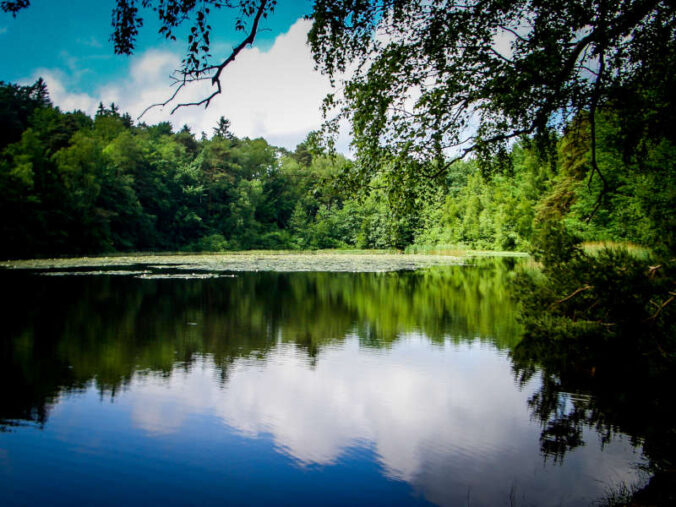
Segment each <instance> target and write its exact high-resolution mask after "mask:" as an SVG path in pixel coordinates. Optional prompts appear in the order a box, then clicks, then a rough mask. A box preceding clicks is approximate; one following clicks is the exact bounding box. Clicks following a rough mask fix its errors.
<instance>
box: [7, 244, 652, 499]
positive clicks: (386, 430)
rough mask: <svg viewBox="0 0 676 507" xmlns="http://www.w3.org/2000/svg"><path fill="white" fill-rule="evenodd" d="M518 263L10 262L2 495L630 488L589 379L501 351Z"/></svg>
mask: <svg viewBox="0 0 676 507" xmlns="http://www.w3.org/2000/svg"><path fill="white" fill-rule="evenodd" d="M519 262H520V261H519V260H517V259H513V258H504V259H486V260H483V261H481V260H478V261H473V262H465V263H462V261H458V260H455V259H446V260H444V259H439V258H434V257H424V256H361V257H360V256H349V255H336V256H333V257H331V256H328V257H327V256H315V257H312V256H296V257H293V256H265V255H259V256H255V255H254V256H240V257H237V256H231V257H227V256H226V257H222V256H221V257H219V256H205V257H199V256H189V257H148V258H112V259H107V260H94V261H81V260H80V261H63V260H60V261H35V262H30V263H23V264H21V263H14V264H6V265H5V269H4V270H2V271H0V280H2V287H3V291H2V292H3V295H2V298H3V301H2V310H1V312H0V317H1V318H2V323H3V331H2V341H1V342H0V343H1V347H2V348H1V353H0V376H1V379H2V391H1V392H2V397H1V404H0V503H3V504H9V505H15V504H21V505H24V504H33V505H35V504H45V503H48V504H73V503H76V502H77V503H86V504H140V503H144V504H145V503H157V502H163V503H167V504H223V503H229V504H293V505H299V504H313V505H314V504H322V505H345V504H369V505H395V504H397V505H407V504H411V505H416V504H438V505H477V506H478V505H589V504H590V503H591V502H593V501H595V500H598V499H600V498H603V497H604V496H605V495H607V494H608V493H609V491H612V490H614V489H616V488H617V487H618V486H620V485H622V484H626V485H630V484H634V483H636V482H637V481H641V480H644V479H645V478H644V476H643V475H642V473H641V472H640V467H641V466H642V465H646V462H647V460H646V458H645V456H644V452H643V444H644V441H642V440H641V438H640V436H639V437H637V436H636V434H632V435H629V434H625V433H624V432H623V429H622V428H621V427H618V426H617V425H616V424H613V421H612V420H610V421H609V422H608V424H602V423H599V422H598V421H599V418H598V417H591V416H589V413H591V412H593V411H594V410H595V411H596V412H594V413H595V414H597V413H599V408H598V407H599V406H600V404H599V403H597V399H596V397H595V396H596V395H595V393H594V392H591V391H585V390H583V389H580V390H575V391H572V392H566V391H565V390H563V389H562V388H559V389H553V388H552V385H553V384H552V382H551V380H552V379H556V378H557V377H556V375H553V374H551V372H543V371H541V370H539V369H538V368H532V369H530V370H528V371H526V370H527V369H526V368H523V367H522V366H521V365H520V364H519V363H518V362H516V361H515V360H514V357H513V350H514V348H515V347H516V345H517V344H518V343H519V341H520V338H521V333H522V329H521V327H520V325H519V322H518V320H517V312H516V308H515V304H514V302H513V301H512V300H511V299H510V295H509V287H510V284H511V283H512V280H513V277H514V271H515V269H516V266H517V265H518V263H519ZM9 267H13V268H16V269H8V268H9ZM545 399H546V403H545ZM545 406H548V407H554V408H553V409H550V410H548V411H545V410H544V409H543V407H545ZM580 407H585V409H584V410H585V411H584V412H583V414H586V415H583V416H581V417H578V418H576V419H575V420H574V421H571V418H572V417H573V415H574V414H577V413H578V412H579V409H580ZM545 412H546V413H545ZM603 414H605V412H602V415H603ZM601 419H603V418H601ZM560 421H566V422H567V423H570V424H569V425H568V426H566V428H565V430H562V431H558V429H559V426H554V427H553V426H552V424H553V423H558V422H560ZM571 427H572V428H573V430H574V435H573V436H574V438H568V437H569V436H570V435H569V434H570V432H571ZM557 431H558V432H557ZM566 431H567V432H568V433H566ZM564 433H565V435H564ZM637 433H638V434H640V431H638V432H637ZM564 437H565V438H564Z"/></svg>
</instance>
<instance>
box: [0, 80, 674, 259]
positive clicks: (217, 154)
mask: <svg viewBox="0 0 676 507" xmlns="http://www.w3.org/2000/svg"><path fill="white" fill-rule="evenodd" d="M598 116H599V115H597V119H596V121H597V123H598V125H597V128H596V136H597V138H598V139H597V159H598V165H599V168H600V169H601V171H602V174H603V175H604V178H605V180H606V185H607V186H608V187H609V188H611V191H610V192H606V193H604V194H603V195H602V197H601V198H600V200H599V196H600V195H601V190H602V184H603V181H602V180H601V179H600V178H599V177H596V178H593V177H592V175H590V172H591V165H590V148H589V146H590V143H589V125H588V123H589V122H588V120H587V118H586V117H585V116H584V114H581V115H579V116H578V117H577V118H576V120H575V121H574V122H572V123H571V125H569V126H568V128H567V129H566V132H565V134H564V135H563V136H562V137H561V138H560V139H558V140H556V142H555V143H554V146H555V149H553V150H551V152H550V153H548V154H546V155H543V154H542V151H541V150H537V149H536V148H535V146H534V143H533V142H532V141H531V140H530V139H528V138H526V137H524V138H522V139H520V140H519V141H517V142H515V143H514V144H513V145H512V146H511V148H510V150H509V152H508V153H507V156H506V158H503V159H501V160H499V161H494V162H495V163H488V164H486V163H481V164H479V163H478V162H477V160H476V159H469V160H466V161H461V162H457V163H455V164H454V165H452V166H451V168H450V170H448V171H447V173H446V174H444V175H443V176H441V177H439V178H436V179H433V178H425V177H423V176H420V177H419V178H418V179H416V180H414V181H409V182H407V184H406V185H405V186H401V187H399V188H395V189H394V190H393V189H392V187H391V185H390V182H389V181H388V179H387V177H386V176H384V175H383V174H378V175H376V176H374V177H373V178H372V180H371V181H370V184H369V185H367V186H363V185H355V184H353V183H354V175H359V174H360V171H361V168H360V167H359V164H358V163H357V162H353V161H351V160H348V159H346V158H345V157H343V156H341V155H337V154H329V153H327V152H326V151H324V150H323V149H322V147H321V143H320V141H319V140H318V138H317V137H318V136H317V135H316V134H314V133H313V134H310V135H309V136H308V138H307V139H306V140H305V141H304V142H303V143H301V144H299V145H298V146H297V147H296V149H295V151H293V152H289V151H288V150H285V149H283V148H278V147H275V146H271V145H270V144H268V143H267V142H266V141H265V140H264V139H248V138H243V139H240V138H237V137H235V136H234V135H233V134H232V133H231V131H230V126H229V122H228V121H227V120H225V119H221V121H220V123H219V124H218V125H215V126H214V129H213V132H212V133H209V134H210V135H207V134H205V133H201V135H199V136H196V135H195V133H193V132H190V130H189V129H188V128H187V127H184V128H183V129H182V130H181V131H179V132H173V131H172V127H171V125H170V124H168V123H160V124H158V125H152V126H149V125H146V124H143V123H140V124H137V125H135V124H134V121H133V120H132V118H131V117H130V116H129V115H128V114H124V113H122V112H120V111H119V110H118V108H117V107H116V106H115V105H114V104H111V105H110V106H109V107H104V106H103V105H101V106H100V107H99V110H98V111H97V113H96V115H95V117H94V118H91V117H89V116H87V115H86V114H84V113H82V112H79V111H75V112H62V111H61V110H59V108H58V107H55V106H54V105H53V104H52V103H51V101H50V99H49V93H48V90H47V88H46V86H45V84H44V82H43V81H42V80H39V81H37V82H36V83H35V84H33V85H30V86H19V85H15V84H4V83H3V84H2V85H1V86H0V128H1V129H2V134H1V136H0V150H1V151H0V189H1V192H2V196H3V198H2V201H0V235H1V236H2V238H3V241H2V243H1V246H0V255H2V256H3V257H5V258H8V257H35V256H48V255H81V254H98V253H107V252H121V251H144V250H155V251H157V250H189V251H222V250H240V249H316V248H396V249H405V248H408V249H409V250H412V251H417V250H419V249H425V248H428V247H431V248H443V247H467V248H481V249H498V250H528V249H529V248H531V246H532V245H531V243H533V240H534V238H535V236H536V234H537V231H538V230H539V229H541V228H542V227H541V224H544V223H548V222H552V221H554V222H561V223H565V224H566V226H567V228H568V230H571V231H573V232H575V233H576V234H577V235H578V236H579V237H580V238H582V239H584V240H589V241H598V240H611V241H629V242H634V243H637V244H640V245H644V246H646V247H649V248H652V249H657V250H664V249H666V250H667V251H669V250H671V251H673V247H674V230H675V229H676V207H675V206H674V202H676V195H675V193H676V181H675V180H676V171H674V168H673V163H672V162H671V161H672V160H673V158H674V155H676V149H675V148H674V146H673V144H671V143H669V142H668V141H666V140H658V141H653V142H651V143H644V144H643V145H642V147H641V149H640V150H635V151H633V152H632V153H631V156H626V154H625V153H624V151H623V145H622V143H621V139H622V138H621V136H619V135H618V131H619V127H620V125H619V122H620V121H621V120H620V119H618V118H616V117H614V116H613V115H612V114H610V113H606V114H604V115H603V116H601V118H599V117H598ZM414 163H415V162H414V161H413V160H411V164H414ZM386 171H387V168H384V169H383V172H386Z"/></svg>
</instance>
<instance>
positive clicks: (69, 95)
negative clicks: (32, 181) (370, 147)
mask: <svg viewBox="0 0 676 507" xmlns="http://www.w3.org/2000/svg"><path fill="white" fill-rule="evenodd" d="M309 28H310V21H308V20H304V19H300V20H298V21H297V22H296V23H295V24H294V25H293V26H292V27H291V28H290V30H289V31H288V32H287V33H285V34H282V35H279V36H278V37H277V39H276V40H275V42H274V44H273V46H272V47H271V48H270V49H269V50H268V51H265V52H262V51H260V50H259V49H258V48H256V47H254V48H247V49H245V50H243V51H242V52H241V53H240V54H239V56H238V58H237V60H236V61H235V62H234V63H233V64H231V65H230V66H228V67H227V68H226V70H225V71H224V72H223V76H222V84H223V93H222V95H220V96H217V97H216V98H215V99H214V100H213V101H212V103H211V105H210V106H209V108H208V109H206V110H205V109H204V108H203V107H187V108H182V109H180V110H178V111H177V112H176V113H174V114H173V115H170V111H171V107H172V106H171V105H170V106H168V107H165V108H163V109H159V108H157V109H153V110H151V111H149V112H148V113H147V114H146V115H145V116H144V117H143V119H142V120H143V121H145V122H146V123H156V122H160V121H170V122H171V123H172V124H173V125H174V127H175V128H180V127H182V126H183V125H184V124H187V125H188V126H190V127H191V129H192V130H193V132H195V134H197V135H199V133H200V132H202V131H204V132H206V133H207V134H209V135H210V134H211V132H212V128H213V127H214V126H215V125H216V123H217V121H218V118H219V117H220V116H225V117H226V118H228V119H229V120H230V121H231V124H232V130H233V132H234V133H235V134H236V135H237V136H240V137H244V136H247V137H264V138H265V139H267V140H268V141H269V142H270V143H272V144H276V145H280V146H284V147H286V148H289V149H293V148H294V147H295V146H296V144H298V143H299V142H301V141H302V140H303V139H304V138H305V136H306V135H307V133H308V132H309V131H310V130H315V129H318V128H319V127H320V126H321V123H322V115H321V111H320V107H321V102H322V99H323V98H324V96H325V95H326V94H327V93H328V92H329V91H330V89H331V88H330V85H329V81H328V79H327V78H326V77H325V76H323V75H321V74H320V73H319V72H318V71H315V70H314V62H313V60H312V56H311V53H310V49H309V48H308V47H307V45H306V37H307V32H308V30H309ZM179 62H180V56H179V55H177V54H174V53H171V52H168V51H159V50H148V51H146V52H145V53H143V54H141V55H137V56H136V57H134V58H133V59H132V60H131V65H130V68H129V73H128V75H127V76H126V77H124V78H122V79H119V80H116V81H114V82H111V83H108V84H106V85H104V86H101V87H100V88H99V89H98V90H97V91H96V93H93V94H91V95H87V94H82V93H73V92H70V91H69V86H68V76H65V75H63V74H62V73H59V72H58V71H54V70H50V69H42V70H40V71H38V72H36V73H35V74H34V76H33V80H34V79H35V78H36V77H37V76H38V75H42V76H43V77H44V78H45V80H46V81H47V84H48V87H49V90H50V93H51V96H52V100H53V101H54V103H55V104H56V105H58V106H60V107H61V108H62V109H64V110H70V109H73V108H79V109H83V110H84V111H86V112H88V113H90V114H93V113H94V112H95V110H96V106H97V105H98V103H99V101H103V103H104V104H109V103H110V102H115V103H116V104H118V105H119V106H120V108H121V110H122V111H128V112H129V113H130V114H131V115H132V116H133V117H136V116H138V115H139V114H140V113H141V112H142V111H143V110H144V109H145V108H146V107H147V106H149V105H150V104H153V103H157V102H163V101H164V100H166V99H167V98H168V97H169V96H170V95H171V93H173V88H171V87H170V80H169V76H170V74H171V72H172V71H173V70H174V69H175V68H177V67H178V65H179ZM210 92H211V88H210V84H209V83H208V82H205V83H201V84H200V85H199V86H194V87H191V88H186V89H184V90H183V92H182V94H181V97H180V102H193V101H196V100H200V99H202V98H204V97H206V96H208V94H209V93H210ZM347 145H348V140H347V139H346V138H343V139H339V143H338V146H339V148H340V149H342V150H343V151H346V150H347Z"/></svg>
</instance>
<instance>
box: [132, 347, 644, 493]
mask: <svg viewBox="0 0 676 507" xmlns="http://www.w3.org/2000/svg"><path fill="white" fill-rule="evenodd" d="M537 385H538V379H533V380H532V381H531V382H530V383H529V384H528V385H527V386H526V387H525V388H524V389H522V390H520V389H518V388H517V387H516V386H515V383H514V377H513V374H512V372H511V367H510V362H509V360H508V359H507V358H506V357H505V356H504V355H503V354H498V353H496V350H495V349H494V348H492V347H490V346H488V345H481V344H479V343H474V344H470V343H465V344H462V345H452V344H450V343H447V344H445V345H443V346H440V345H438V344H431V343H430V342H429V341H428V340H427V339H425V338H424V337H422V336H415V335H410V336H407V337H405V338H403V339H401V340H400V341H398V342H397V343H395V344H394V345H393V346H392V348H391V349H389V350H376V349H369V348H364V347H360V345H359V341H358V339H357V338H356V337H351V338H350V339H348V340H346V341H345V342H344V344H343V345H342V346H339V347H336V346H334V347H330V348H326V349H323V350H322V352H321V354H320V357H319V358H318V360H317V361H316V362H315V363H314V364H311V363H309V362H308V361H307V356H306V354H305V353H304V352H302V351H299V350H298V349H297V347H296V346H294V345H284V344H280V345H279V346H278V347H277V348H276V349H275V350H274V351H273V352H271V353H269V354H268V355H267V357H266V359H265V360H240V361H237V362H236V363H235V364H234V365H233V367H232V368H231V369H230V370H229V376H228V380H227V382H226V383H225V385H222V384H221V383H220V382H219V381H218V375H217V372H216V369H215V368H214V365H213V364H212V363H211V362H210V359H209V358H208V357H205V358H203V360H202V361H201V362H200V363H198V364H195V365H194V366H193V367H192V368H191V369H190V370H189V371H179V370H174V372H173V373H172V374H171V376H170V377H169V378H160V377H157V376H153V375H150V376H138V377H137V378H135V379H134V381H133V383H132V388H131V390H130V396H131V405H132V411H131V417H132V421H133V424H134V426H135V427H136V428H138V429H141V430H143V431H144V432H146V433H147V434H148V435H156V434H168V433H181V432H183V431H188V428H187V426H186V421H187V420H189V419H190V416H191V415H194V414H203V415H211V416H215V417H217V418H218V419H219V420H220V421H222V423H224V424H225V425H226V426H227V428H229V429H231V430H234V431H235V432H236V433H238V434H240V435H242V436H243V437H244V438H257V437H263V436H268V435H269V436H270V437H271V439H272V442H273V444H274V447H275V448H276V449H277V451H278V452H281V453H284V454H286V455H288V456H290V457H291V458H293V460H294V462H295V463H296V466H301V467H303V466H320V467H327V466H331V465H336V464H338V463H340V462H341V460H342V459H347V457H348V456H349V455H350V451H352V450H354V449H355V448H360V447H364V448H370V449H372V450H373V452H374V455H375V457H376V459H377V461H378V463H379V464H380V466H381V468H382V473H383V474H385V475H386V476H388V477H390V478H392V479H395V480H401V481H406V482H407V483H409V484H411V485H412V486H413V487H414V488H415V489H416V490H420V491H422V492H423V493H424V495H425V496H426V497H427V498H428V499H429V500H431V501H434V502H436V503H441V504H453V503H455V502H458V501H460V500H461V498H463V497H466V495H467V493H468V491H469V494H470V497H471V498H472V499H473V501H472V504H475V503H476V504H479V505H480V504H491V503H495V502H500V503H502V501H503V499H504V500H508V499H509V495H510V492H511V494H518V495H521V496H523V497H524V498H525V499H526V500H527V501H528V502H536V503H537V504H546V503H549V502H551V503H553V504H559V503H560V502H563V503H564V504H568V503H571V504H576V503H585V502H588V501H590V500H592V499H593V498H596V497H598V496H599V495H601V494H603V492H604V491H605V489H606V488H607V487H608V486H609V485H612V484H615V483H617V482H619V481H622V480H624V481H628V482H631V481H633V480H634V479H635V472H634V471H633V469H632V468H631V466H630V464H631V462H632V461H636V460H637V459H638V456H637V455H636V454H634V452H633V450H632V448H631V446H630V445H629V444H628V443H627V442H624V441H622V440H621V439H617V440H616V441H614V442H612V443H611V444H610V445H609V446H608V447H607V448H606V449H605V452H604V453H603V457H602V456H601V450H600V446H599V445H594V444H596V442H595V439H594V438H593V436H592V437H591V438H590V439H589V441H590V444H591V445H589V446H587V447H583V448H580V449H578V450H576V451H575V452H572V453H571V455H570V456H569V458H568V460H567V461H566V462H565V463H564V464H563V465H562V466H560V465H558V464H557V465H555V464H553V463H550V464H545V463H543V460H542V458H541V456H540V453H539V442H538V434H539V426H538V425H537V424H535V423H534V422H532V421H531V418H530V415H529V412H528V409H527V400H528V398H529V396H530V395H531V394H532V393H533V392H534V389H535V388H536V387H537Z"/></svg>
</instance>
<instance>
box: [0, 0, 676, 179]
mask: <svg viewBox="0 0 676 507" xmlns="http://www.w3.org/2000/svg"><path fill="white" fill-rule="evenodd" d="M29 3H30V2H29V0H20V1H16V0H14V1H3V2H1V3H0V7H2V9H3V10H5V11H7V12H11V13H13V14H16V13H17V11H19V10H20V9H22V8H25V7H27V6H28V5H29ZM275 5H276V1H275V0H239V1H235V0H202V1H199V2H198V1H196V0H117V1H116V5H115V8H114V10H113V35H112V40H113V42H114V45H115V51H116V52H117V53H123V54H128V53H131V52H132V51H133V50H134V43H135V39H136V35H137V33H138V30H139V29H140V28H141V27H142V25H143V16H142V15H143V12H149V13H152V14H153V15H155V16H157V17H158V19H159V21H160V25H161V26H160V29H159V31H160V33H161V34H163V35H164V36H166V37H167V38H170V39H174V38H175V37H176V36H175V33H176V30H178V29H179V27H181V26H182V25H184V24H186V25H188V26H189V34H188V37H187V41H188V47H187V48H186V55H185V58H184V59H183V64H182V67H181V68H180V69H178V70H177V73H176V75H175V79H176V80H177V82H178V86H177V87H176V90H175V93H174V94H173V95H172V96H171V97H170V98H169V100H168V101H166V102H164V103H163V104H162V105H166V104H168V103H169V102H172V101H176V102H178V101H179V100H180V92H181V90H182V88H183V87H184V86H186V85H188V84H190V83H191V82H194V81H200V80H204V79H210V80H211V82H212V84H213V86H214V87H215V90H214V92H213V93H212V94H211V95H209V96H207V97H205V98H204V99H202V100H200V101H197V102H195V103H190V104H183V103H179V104H178V105H176V106H175V108H174V110H175V109H176V108H178V107H181V106H183V105H205V106H208V105H209V103H210V101H211V100H212V98H213V97H214V96H215V95H217V94H218V93H220V91H221V84H220V76H221V72H222V70H223V69H224V67H225V66H227V65H229V64H230V63H232V62H233V61H234V60H235V58H236V56H237V55H238V53H239V52H240V51H241V50H242V49H243V48H244V47H246V46H247V45H250V44H253V42H254V39H255V36H256V33H257V31H258V29H259V21H260V20H261V18H265V17H267V16H268V15H270V14H271V13H272V12H273V11H274V8H275ZM220 8H225V9H230V10H231V11H232V14H233V19H234V25H235V28H236V29H237V30H240V31H242V32H243V33H244V34H245V35H246V36H245V37H244V39H243V40H242V41H241V43H240V44H239V45H238V46H236V47H235V48H234V49H233V50H232V52H231V53H229V54H227V55H225V56H224V55H220V56H218V55H212V54H211V52H210V50H211V33H212V27H211V25H209V23H208V19H209V16H210V13H211V12H212V10H213V9H220ZM675 11H676V8H675V7H674V3H673V2H670V1H667V0H620V1H611V0H316V1H315V2H314V4H313V7H312V12H310V13H309V17H310V18H311V19H312V20H313V26H312V29H311V31H310V33H309V43H310V46H311V48H312V51H313V54H314V58H315V61H316V63H317V66H318V68H319V69H321V70H322V71H324V72H325V73H327V74H328V75H329V76H330V77H331V78H332V80H336V79H338V78H340V82H342V84H343V85H344V86H342V87H341V90H340V93H337V94H334V95H330V96H329V97H327V100H326V103H325V107H326V110H327V111H330V110H332V108H335V107H337V108H338V110H339V111H340V114H339V115H338V118H336V119H335V121H336V122H337V121H338V120H339V119H340V118H347V119H349V120H350V122H351V124H352V129H353V134H354V140H355V146H356V148H357V151H358V154H359V155H360V159H361V160H362V161H363V162H364V164H363V175H364V176H365V177H366V178H371V177H372V176H373V175H374V173H377V172H378V171H380V170H382V168H383V167H384V165H383V161H385V162H388V163H389V165H390V168H392V167H394V168H395V170H394V174H398V175H399V176H397V178H398V179H397V178H395V180H396V182H397V184H398V183H402V182H405V181H406V179H407V178H409V177H411V176H415V175H419V174H421V173H423V174H427V175H430V176H434V175H436V174H440V173H442V172H444V171H445V169H446V168H447V167H448V166H449V164H450V163H451V162H453V161H454V160H455V159H457V158H462V157H464V156H466V155H468V154H470V153H477V154H479V155H493V154H495V153H496V152H497V153H504V149H505V146H506V145H507V144H508V143H509V141H510V140H511V139H513V138H517V137H519V136H523V135H531V134H533V135H536V136H538V137H539V138H540V140H546V139H547V138H548V137H549V134H550V133H551V131H552V130H557V129H561V128H562V127H563V126H564V125H565V124H566V123H568V122H569V121H570V119H571V118H572V117H573V116H574V115H576V114H578V113H579V112H580V111H582V110H585V111H589V112H590V114H591V116H592V128H593V123H594V122H593V115H594V113H595V111H596V110H597V109H598V108H600V107H613V108H615V109H618V108H619V109H622V110H623V111H624V113H623V114H625V115H626V117H627V119H628V121H627V132H626V133H625V135H626V137H627V139H628V140H630V141H633V142H637V139H641V138H642V136H643V135H644V134H646V131H650V132H648V133H650V134H651V135H655V134H657V135H668V136H673V133H672V131H671V130H670V129H669V127H668V126H669V124H670V123H671V120H672V119H673V117H674V110H673V101H672V100H671V98H670V91H671V89H672V88H673V87H674V84H675V83H674V73H673V71H672V69H673V67H674V63H675V58H674V55H675V53H676V44H675V39H676V37H675V30H676V22H675V21H676V19H675V16H676V12H675ZM334 82H335V81H334ZM333 126H334V127H335V126H336V123H334V124H333ZM655 131H657V132H655ZM593 142H594V132H592V143H593ZM630 144H631V143H630ZM593 148H594V147H593V145H592V149H593ZM481 158H483V159H486V158H487V157H481ZM402 173H403V174H402Z"/></svg>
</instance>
